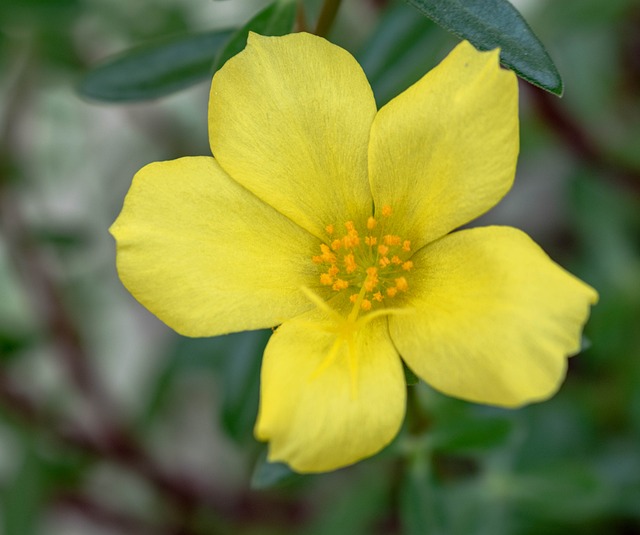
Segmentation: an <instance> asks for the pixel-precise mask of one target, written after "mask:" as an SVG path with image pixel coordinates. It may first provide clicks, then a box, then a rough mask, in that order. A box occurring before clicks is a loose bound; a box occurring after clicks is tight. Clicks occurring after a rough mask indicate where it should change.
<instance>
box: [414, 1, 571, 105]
mask: <svg viewBox="0 0 640 535" xmlns="http://www.w3.org/2000/svg"><path fill="white" fill-rule="evenodd" d="M407 2H408V3H409V4H411V5H412V6H414V7H415V8H416V9H418V10H419V11H420V12H422V13H423V14H425V15H426V16H427V17H429V18H430V19H432V20H433V21H435V22H436V23H437V24H439V25H440V26H442V27H443V28H445V29H447V30H449V31H450V32H451V33H453V34H455V35H457V36H458V37H461V38H463V39H467V40H468V41H470V42H471V43H472V44H473V45H474V46H475V47H476V48H478V49H480V50H492V49H494V48H498V47H500V49H501V51H500V57H501V60H502V63H504V64H505V65H506V66H507V67H509V68H511V69H513V70H514V71H515V72H516V73H517V74H518V75H519V76H520V77H522V78H524V79H525V80H527V81H528V82H531V83H532V84H534V85H537V86H539V87H542V88H543V89H546V90H547V91H550V92H552V93H555V94H556V95H562V92H563V86H562V79H561V78H560V74H559V73H558V70H557V69H556V66H555V65H554V64H553V61H552V60H551V58H550V57H549V54H547V51H546V50H545V48H544V46H543V45H542V43H541V42H540V41H539V40H538V38H537V37H536V36H535V34H534V33H533V31H532V30H531V28H529V25H528V24H527V23H526V21H525V20H524V19H523V18H522V16H521V15H520V13H518V11H517V10H516V9H515V8H514V7H513V6H512V5H511V4H510V3H509V2H508V0H407Z"/></svg>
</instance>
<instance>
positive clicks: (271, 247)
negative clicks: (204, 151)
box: [111, 157, 320, 336]
mask: <svg viewBox="0 0 640 535" xmlns="http://www.w3.org/2000/svg"><path fill="white" fill-rule="evenodd" d="M111 233H112V234H113V236H114V237H115V238H116V241H117V267H118V273H119V275H120V279H121V280H122V282H123V283H124V285H125V286H126V287H127V289H128V290H129V291H130V292H131V293H132V294H133V295H134V297H135V298H136V299H138V301H140V303H142V304H143V305H144V306H145V307H146V308H148V309H149V310H150V311H151V312H153V313H154V314H155V315H156V316H158V317H159V318H160V319H161V320H162V321H164V322H165V323H166V324H168V325H169V326H170V327H172V328H173V329H175V330H176V331H178V332H179V333H182V334H185V335H188V336H213V335H217V334H222V333H227V332H232V331H240V330H245V329H257V328H261V327H269V326H273V325H276V324H278V323H281V322H282V321H284V320H286V319H288V318H290V317H292V316H295V315H297V314H300V313H301V312H303V311H305V310H308V309H309V308H310V306H309V300H308V299H307V298H306V297H305V296H304V295H303V294H302V293H300V290H299V288H300V286H310V285H311V286H313V285H315V281H316V279H317V273H316V270H315V269H314V267H315V266H312V264H311V262H310V261H309V259H310V258H311V256H312V255H313V254H316V253H315V251H316V250H317V248H318V241H317V239H316V238H314V237H313V236H312V235H311V234H309V233H308V232H307V231H305V230H303V229H301V228H300V227H298V226H297V225H295V224H294V223H292V222H291V221H290V220H289V219H287V218H286V217H284V216H283V215H282V214H279V213H278V212H276V211H275V210H274V209H273V208H271V207H270V206H267V205H266V204H264V203H263V202H262V201H260V200H259V199H258V198H256V197H255V196H254V195H253V194H251V193H250V192H248V191H247V190H245V189H244V188H243V187H241V186H239V185H238V184H237V183H236V182H234V181H233V180H232V179H230V178H229V176H227V175H226V173H224V171H222V170H221V169H220V167H219V166H218V164H217V163H216V162H215V160H214V159H213V158H205V157H197V158H181V159H178V160H173V161H168V162H159V163H153V164H150V165H147V166H146V167H144V168H143V169H142V170H140V171H139V172H138V173H137V174H136V176H135V178H134V179H133V184H132V185H131V189H130V190H129V193H128V194H127V197H126V199H125V202H124V207H123V209H122V212H121V214H120V216H119V217H118V219H117V220H116V222H115V223H114V224H113V226H112V227H111ZM318 291H320V290H318Z"/></svg>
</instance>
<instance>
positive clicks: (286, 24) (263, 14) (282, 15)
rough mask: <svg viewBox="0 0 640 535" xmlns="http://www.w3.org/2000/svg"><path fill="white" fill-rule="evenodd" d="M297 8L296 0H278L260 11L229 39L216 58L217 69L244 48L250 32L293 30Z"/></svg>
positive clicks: (285, 31)
mask: <svg viewBox="0 0 640 535" xmlns="http://www.w3.org/2000/svg"><path fill="white" fill-rule="evenodd" d="M296 9H297V4H296V2H295V1H294V0H278V1H277V2H274V3H273V4H271V5H270V6H268V7H266V8H265V9H263V10H262V11H260V12H259V13H258V14H257V15H256V16H255V17H253V18H252V19H251V20H250V21H249V22H247V23H246V24H245V25H244V26H243V27H242V28H240V29H239V30H238V31H236V32H235V33H234V34H233V36H232V37H231V39H229V41H228V42H227V44H226V45H225V47H224V48H223V49H222V50H221V51H220V53H219V55H218V57H217V58H216V61H215V70H218V69H219V68H220V67H222V66H223V65H224V64H225V63H226V62H227V60H228V59H229V58H232V57H233V56H235V55H236V54H237V53H238V52H241V51H242V50H243V49H244V47H245V46H246V44H247V37H248V35H249V32H255V33H259V34H260V35H285V34H287V33H289V32H291V30H292V29H293V24H294V23H295V20H296Z"/></svg>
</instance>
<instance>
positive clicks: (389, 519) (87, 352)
mask: <svg viewBox="0 0 640 535" xmlns="http://www.w3.org/2000/svg"><path fill="white" fill-rule="evenodd" d="M265 5H266V3H265V2H264V1H259V0H251V1H250V0H226V1H213V0H155V1H153V2H151V1H145V0H143V1H139V2H130V1H128V0H3V2H2V3H1V4H0V73H1V75H0V99H1V100H0V225H1V227H0V232H1V234H0V356H1V358H0V533H2V534H4V535H31V534H42V535H75V534H98V535H107V534H108V535H129V534H135V535H137V534H159V535H164V534H167V535H168V534H174V535H179V534H180V535H203V534H217V533H222V534H227V533H230V534H279V533H283V534H289V533H304V534H313V535H324V534H326V535H332V534H338V535H340V534H348V535H356V534H377V533H379V534H386V533H390V534H395V533H398V534H406V535H414V534H415V535H422V534H427V535H433V534H444V535H449V534H452V535H456V534H460V535H476V534H477V535H480V534H486V535H502V534H518V535H519V534H523V535H528V534H531V535H533V534H540V533H544V534H556V533H557V534H572V533H576V534H620V535H632V534H640V4H638V2H637V0H611V1H608V2H603V1H601V0H561V1H559V0H531V1H520V2H517V3H516V5H517V7H518V8H519V9H520V11H521V12H522V14H523V15H524V17H525V19H526V20H527V21H528V22H529V24H530V25H531V26H532V28H533V29H534V30H535V32H536V33H537V35H538V37H539V38H540V39H541V41H542V42H543V43H544V44H545V46H546V47H547V49H548V51H549V53H550V55H551V56H552V57H553V59H554V61H555V62H556V65H557V66H558V69H559V71H560V72H561V74H562V76H563V78H564V81H565V95H564V97H563V98H562V99H558V98H556V97H554V96H552V95H550V94H548V93H544V92H542V91H541V90H538V89H535V88H533V87H531V86H529V85H528V84H526V83H521V86H520V87H521V123H522V126H521V129H522V130H521V134H522V148H521V156H520V160H519V167H518V174H517V177H516V183H515V186H514V188H513V190H512V191H511V192H510V193H509V194H508V196H507V197H506V198H505V200H504V201H503V202H502V203H501V204H500V205H499V206H498V207H497V208H496V209H494V210H493V211H492V212H491V213H490V214H488V215H486V216H484V217H483V218H482V219H481V220H479V221H478V224H487V223H500V224H506V225H512V226H516V227H519V228H521V229H523V230H525V231H526V232H528V233H529V234H530V235H531V236H532V237H533V238H534V239H535V240H536V241H537V242H538V243H540V244H541V245H542V246H543V247H544V248H545V250H546V251H547V252H548V253H549V254H550V255H551V256H552V257H553V258H554V259H555V260H556V261H558V262H559V263H560V264H562V265H563V266H565V267H567V268H568V269H569V270H571V271H572V272H573V273H575V274H576V275H578V276H580V277H581V278H583V279H584V280H586V281H587V282H588V283H590V284H591V285H593V286H594V287H595V288H597V289H598V291H599V293H600V303H599V304H598V305H597V306H596V307H595V308H594V310H593V313H592V318H591V321H590V322H589V324H588V325H587V328H586V331H585V350H584V352H583V353H582V354H580V355H579V356H577V357H575V358H574V359H572V360H571V361H570V369H569V373H568V378H567V380H566V383H565V384H564V386H563V387H562V389H561V390H560V392H559V393H558V394H557V395H556V396H555V397H554V398H553V399H551V400H550V401H547V402H545V403H541V404H538V405H533V406H530V407H526V408H524V409H521V410H517V411H506V410H498V409H492V408H487V407H482V406H476V405H473V404H468V403H464V402H461V401H457V400H453V399H449V398H446V397H444V396H442V395H439V394H437V393H436V392H434V391H432V390H430V389H429V388H428V387H427V386H426V385H424V384H418V385H415V386H412V387H410V388H411V393H412V395H411V403H413V404H416V406H418V407H420V409H421V413H422V414H426V415H428V421H426V420H423V421H413V420H412V421H410V422H408V424H407V425H406V426H405V429H404V430H403V431H402V433H401V434H400V436H399V437H398V438H397V439H396V440H395V441H394V443H393V444H392V445H391V446H390V447H389V448H387V449H386V450H384V451H383V452H382V453H381V454H379V455H377V456H376V457H374V458H372V459H368V460H366V461H363V462H361V463H359V464H358V465H356V466H353V467H350V468H347V469H343V470H340V471H338V472H335V473H330V474H324V475H316V476H305V477H302V476H297V475H295V474H292V473H290V472H289V471H288V470H287V468H286V467H285V466H283V465H271V464H268V463H265V461H264V454H265V451H264V446H263V445H262V444H259V443H257V442H256V441H255V440H254V438H253V437H252V426H253V423H254V420H255V416H256V409H257V401H258V373H259V367H260V359H261V353H262V349H263V348H264V345H265V343H266V340H267V339H268V336H269V332H256V333H242V334H237V335H230V336H226V337H221V338H214V339H186V338H180V337H179V336H177V335H176V334H175V333H173V332H172V331H170V330H169V329H168V328H167V327H165V326H164V325H163V324H161V323H160V322H159V321H158V320H157V319H156V318H154V317H153V316H151V315H150V314H149V313H148V312H146V311H145V310H144V309H143V308H142V307H141V306H140V305H138V304H137V303H136V302H135V301H134V299H133V298H132V297H131V296H130V295H129V294H128V293H127V292H126V291H125V290H124V288H123V287H122V286H121V284H120V282H119V281H118V278H117V275H116V272H115V261H114V244H113V242H112V239H111V237H110V236H109V235H108V233H107V229H108V227H109V225H110V224H111V223H112V221H113V220H114V219H115V217H116V215H117V213H118V212H119V209H120V207H121V204H122V200H123V198H124V195H125V193H126V191H127V189H128V187H129V184H130V181H131V177H132V176H133V174H134V173H135V172H136V171H137V170H138V169H140V168H141V167H142V166H144V165H145V164H147V163H149V162H151V161H155V160H165V159H170V158H176V157H179V156H185V155H198V154H208V153H209V149H208V141H207V123H206V121H207V116H206V110H207V98H208V82H207V81H206V80H205V81H203V82H202V83H199V84H197V85H194V86H193V87H191V88H189V89H186V90H184V91H181V92H178V93H175V94H173V95H171V96H168V97H166V98H162V99H157V100H152V101H147V102H137V103H126V104H124V103H121V104H106V103H104V102H97V101H90V100H85V99H83V98H82V97H80V96H79V95H78V93H77V92H76V88H77V86H78V84H79V83H80V82H81V80H82V79H83V76H84V75H85V74H86V73H87V71H89V70H90V69H91V68H92V67H94V66H95V65H96V64H98V63H99V62H100V61H101V60H103V59H104V58H105V57H107V56H109V55H111V54H114V53H118V52H121V51H123V50H126V49H129V48H131V47H134V46H137V45H140V44H144V43H147V42H149V41H151V40H155V39H158V38H162V37H168V36H172V35H176V34H186V33H191V32H199V31H206V30H211V29H219V28H237V27H239V26H241V25H242V24H243V23H244V22H246V21H247V20H248V19H249V18H250V17H251V16H252V15H253V14H255V13H256V12H257V11H258V10H260V9H261V8H263V7H264V6H265ZM318 9H319V3H318V2H308V3H307V13H308V16H309V18H310V19H312V18H313V17H314V16H315V14H316V13H317V10H318ZM330 37H331V39H332V40H333V41H334V42H336V43H338V44H340V45H342V46H344V47H345V48H347V49H348V50H350V51H351V52H352V53H354V54H355V55H356V57H357V58H358V59H359V60H360V62H361V63H362V65H363V67H364V69H365V71H366V72H367V75H368V76H369V79H370V81H371V83H372V86H373V88H374V91H375V93H376V97H377V99H378V103H379V105H382V104H384V102H386V101H387V100H389V99H390V98H392V97H393V96H395V95H396V94H398V93H399V92H400V91H402V90H403V89H404V88H406V87H407V86H408V85H409V84H411V83H412V82H413V81H415V80H417V79H418V78H419V77H420V76H421V75H422V74H424V73H425V72H426V71H427V70H429V69H430V68H431V67H433V66H434V65H435V64H436V63H437V62H438V61H439V60H440V59H441V58H442V57H444V55H445V54H446V52H447V51H448V50H450V49H451V48H452V47H453V45H454V44H455V42H456V40H455V39H454V38H453V37H452V36H450V35H449V34H448V33H446V32H445V31H444V30H442V29H441V28H439V27H437V26H435V25H434V24H433V23H432V22H430V21H429V20H427V19H425V18H424V17H422V16H421V15H420V14H419V13H418V12H416V11H415V10H413V9H412V8H410V7H408V6H407V5H405V4H402V3H393V2H384V1H373V0H371V1H365V0H357V1H356V0H352V1H350V2H345V3H344V5H343V6H342V8H341V11H340V13H339V15H338V19H337V22H336V25H335V26H334V29H333V31H332V33H331V34H330ZM354 432H357V430H354Z"/></svg>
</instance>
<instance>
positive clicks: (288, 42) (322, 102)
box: [209, 33, 376, 237]
mask: <svg viewBox="0 0 640 535" xmlns="http://www.w3.org/2000/svg"><path fill="white" fill-rule="evenodd" d="M375 113H376V105H375V101H374V98H373V93H372V92H371V88H370V86H369V83H368V82H367V79H366V77H365V75H364V73H363V72H362V69H361V68H360V66H359V65H358V63H357V62H356V60H355V59H354V58H353V57H352V56H351V55H350V54H349V53H348V52H346V51H345V50H343V49H341V48H339V47H337V46H335V45H333V44H331V43H329V42H328V41H325V40H324V39H321V38H319V37H316V36H313V35H309V34H304V33H297V34H292V35H287V36H284V37H262V36H259V35H257V34H250V35H249V40H248V43H247V48H246V49H245V50H244V51H243V52H241V53H239V54H238V55H237V56H235V57H234V58H232V59H230V60H229V61H228V62H227V63H226V64H225V65H224V67H222V69H220V70H219V71H218V72H217V73H216V74H215V76H214V77H213V82H212V85H211V97H210V101H209V138H210V143H211V150H212V151H213V154H214V156H215V157H216V159H217V160H218V162H219V163H220V165H221V167H222V168H223V169H224V170H225V171H226V172H227V173H229V175H231V176H232V177H233V178H234V179H235V180H237V181H238V182H239V183H240V184H242V185H243V186H245V187H246V188H247V189H249V190H250V191H252V192H253V193H255V194H256V195H257V196H258V197H260V198H261V199H262V200H263V201H265V202H266V203H268V204H270V205H271V206H273V207H274V208H276V209H277V210H278V211H280V212H282V213H283V214H285V215H286V216H287V217H289V218H291V219H292V220H293V221H295V222H296V223H298V224H299V225H301V226H302V227H304V228H306V229H307V230H309V231H310V232H312V233H314V234H315V235H316V236H318V237H324V236H325V231H324V229H325V227H326V226H327V225H329V224H336V223H339V224H341V223H343V222H344V221H348V220H354V219H357V220H366V217H368V216H369V215H371V202H372V201H371V193H370V190H369V182H368V178H367V144H368V140H369V131H370V129H371V123H372V121H373V117H374V115H375Z"/></svg>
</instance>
